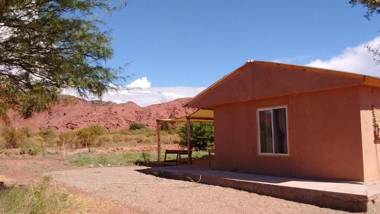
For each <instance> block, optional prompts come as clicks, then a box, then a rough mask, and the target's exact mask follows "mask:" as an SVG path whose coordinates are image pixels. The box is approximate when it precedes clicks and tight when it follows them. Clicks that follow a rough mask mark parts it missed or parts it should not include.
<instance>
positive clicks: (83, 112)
mask: <svg viewBox="0 0 380 214" xmlns="http://www.w3.org/2000/svg"><path fill="white" fill-rule="evenodd" d="M190 99H191V98H181V99H177V100H174V101H170V102H166V103H161V104H154V105H150V106H146V107H141V106H139V105H137V104H136V103H134V102H127V103H122V104H116V103H112V102H102V101H86V100H83V99H80V98H76V97H72V96H63V97H62V98H61V100H60V101H59V102H58V103H56V104H54V105H52V106H51V107H50V108H49V109H48V110H46V111H43V112H37V113H34V114H33V116H32V117H30V118H27V119H24V118H23V117H22V116H20V115H19V114H18V113H16V112H10V113H9V114H8V116H9V118H10V122H11V125H12V126H13V127H16V128H22V127H27V128H29V129H30V130H31V131H38V130H40V129H43V128H52V129H55V130H57V131H60V132H62V131H69V130H74V129H78V128H83V127H86V126H89V125H91V124H99V125H102V126H104V127H105V128H107V129H108V130H121V129H128V128H129V125H130V124H131V123H133V122H139V123H143V124H145V125H147V126H149V127H155V126H156V119H159V118H161V119H162V118H174V117H181V116H184V115H186V114H187V113H190V112H192V111H193V110H192V109H189V108H185V107H183V105H184V104H185V103H187V102H188V101H189V100H190Z"/></svg>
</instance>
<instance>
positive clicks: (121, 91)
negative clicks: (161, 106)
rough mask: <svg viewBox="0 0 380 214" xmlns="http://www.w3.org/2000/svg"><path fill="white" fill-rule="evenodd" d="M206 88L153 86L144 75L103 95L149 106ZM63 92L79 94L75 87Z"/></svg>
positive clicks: (109, 99) (107, 99)
mask: <svg viewBox="0 0 380 214" xmlns="http://www.w3.org/2000/svg"><path fill="white" fill-rule="evenodd" d="M204 89H205V87H182V86H179V87H151V82H150V81H149V80H148V78H147V77H143V78H139V79H137V80H135V81H133V82H131V83H130V84H128V85H127V86H126V87H117V90H109V91H108V92H106V93H105V94H104V95H103V97H102V100H103V101H110V102H114V103H126V102H128V101H132V102H135V103H137V104H138V105H140V106H148V105H152V104H157V103H163V102H168V101H172V100H175V99H178V98H184V97H193V96H195V95H197V94H198V93H199V92H201V91H202V90H204ZM62 94H65V95H72V96H78V93H77V92H76V91H75V90H73V89H64V90H63V91H62ZM97 99H98V98H97V97H89V98H88V100H97Z"/></svg>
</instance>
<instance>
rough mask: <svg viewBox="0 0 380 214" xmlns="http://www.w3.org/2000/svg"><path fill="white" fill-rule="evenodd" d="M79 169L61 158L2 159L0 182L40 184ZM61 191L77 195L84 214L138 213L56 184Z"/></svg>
mask: <svg viewBox="0 0 380 214" xmlns="http://www.w3.org/2000/svg"><path fill="white" fill-rule="evenodd" d="M69 169H79V168H77V167H74V166H71V165H70V164H69V163H67V162H66V161H65V160H64V159H63V158H62V157H60V156H50V157H32V156H26V157H23V156H18V157H13V158H5V157H0V181H1V182H4V183H5V185H7V186H9V185H29V184H33V183H36V182H39V181H40V180H41V179H42V178H43V176H46V175H47V174H48V173H50V172H52V171H57V170H69ZM52 185H57V186H58V187H59V188H60V189H62V190H63V191H65V192H68V193H70V194H73V195H76V196H77V198H78V199H80V201H81V203H82V204H84V205H85V207H86V209H85V212H84V213H99V214H101V213H131V214H133V213H137V212H136V211H134V210H133V209H131V208H129V207H127V206H125V205H123V206H122V205H120V204H119V203H117V202H115V201H111V200H104V199H100V198H97V197H94V196H93V195H91V194H89V193H88V192H86V191H83V190H81V189H79V188H75V187H73V186H70V185H65V184H63V183H57V182H54V181H53V183H52Z"/></svg>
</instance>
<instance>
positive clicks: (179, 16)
mask: <svg viewBox="0 0 380 214" xmlns="http://www.w3.org/2000/svg"><path fill="white" fill-rule="evenodd" d="M347 2H348V0H341V1H337V0H334V1H331V0H318V1H311V0H292V1H283V0H274V1H262V0H191V1H189V0H164V1H157V0H129V3H128V5H127V7H126V8H124V9H122V10H119V11H116V12H115V13H113V14H112V15H107V16H106V21H107V22H108V25H107V27H108V28H110V29H111V30H112V37H113V47H114V50H115V54H114V59H113V60H112V61H111V62H110V64H111V65H114V66H118V65H123V64H125V63H130V64H129V65H128V66H127V67H126V68H125V71H124V72H125V74H129V75H131V74H132V75H133V76H132V77H131V78H130V79H131V80H132V79H134V78H137V77H142V76H147V77H148V79H149V80H150V81H151V82H152V85H153V86H207V85H210V84H212V83H213V82H214V81H216V80H217V79H219V78H220V77H222V76H223V75H225V74H226V73H228V72H230V71H232V70H233V69H235V68H236V67H238V66H240V65H242V64H243V63H244V62H245V61H246V60H247V59H255V60H282V61H287V62H289V63H295V64H306V63H308V62H310V61H311V60H313V59H317V58H318V59H327V58H330V57H333V56H335V55H337V54H339V53H340V52H341V51H342V50H344V49H345V48H347V47H352V46H356V45H358V44H360V43H363V42H366V41H369V40H371V39H373V38H374V37H376V36H377V35H379V30H380V27H379V25H378V23H379V22H378V21H379V18H378V17H377V16H375V17H373V19H372V20H370V21H368V20H367V19H366V18H364V13H365V9H364V8H362V7H359V6H357V7H354V8H352V7H351V6H350V5H349V4H348V3H347Z"/></svg>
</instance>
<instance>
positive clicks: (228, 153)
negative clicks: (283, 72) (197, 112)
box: [214, 87, 380, 181]
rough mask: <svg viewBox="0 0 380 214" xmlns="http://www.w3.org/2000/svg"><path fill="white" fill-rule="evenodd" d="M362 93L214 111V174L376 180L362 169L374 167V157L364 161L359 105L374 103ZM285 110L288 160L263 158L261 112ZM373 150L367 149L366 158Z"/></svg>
mask: <svg viewBox="0 0 380 214" xmlns="http://www.w3.org/2000/svg"><path fill="white" fill-rule="evenodd" d="M362 90H363V89H360V88H359V87H351V88H345V89H335V90H331V91H323V92H313V93H305V94H298V95H292V96H284V97H278V98H271V99H265V100H255V101H249V102H242V103H233V104H224V105H219V106H215V107H214V113H215V121H214V124H215V141H216V143H215V149H216V157H215V158H216V163H215V168H218V169H225V170H240V171H247V172H255V173H263V174H272V175H281V176H292V177H306V178H320V179H339V180H352V181H364V180H365V179H372V178H377V177H378V176H379V175H378V174H373V173H370V171H372V170H373V169H372V168H374V167H373V166H372V165H371V166H370V167H369V168H368V169H367V170H368V172H367V171H366V173H364V169H363V161H364V162H365V163H366V162H373V160H372V159H373V157H372V156H371V157H368V158H364V159H363V148H362V137H363V136H362V134H361V131H362V130H363V125H362V124H363V122H366V121H364V120H366V119H367V118H364V117H363V116H361V115H363V113H361V111H360V106H361V105H360V101H361V99H370V98H365V97H363V96H361V94H362ZM379 102H380V101H379ZM284 105H285V106H287V109H288V135H289V136H288V139H289V142H288V146H289V155H288V156H271V155H265V156H263V155H259V152H258V136H257V135H258V127H257V125H258V122H257V118H256V115H257V109H258V108H264V107H272V106H284ZM364 137H365V140H370V139H367V138H369V137H368V136H364ZM363 139H364V138H363ZM369 149H372V148H367V147H364V153H366V152H367V151H366V150H369ZM364 155H365V154H364Z"/></svg>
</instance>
